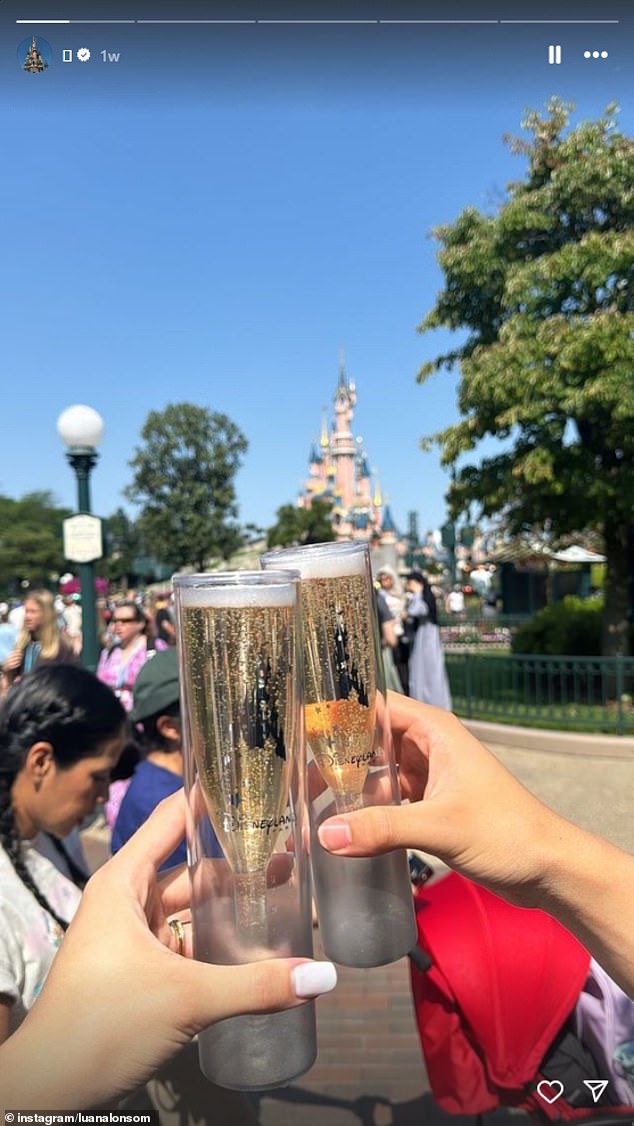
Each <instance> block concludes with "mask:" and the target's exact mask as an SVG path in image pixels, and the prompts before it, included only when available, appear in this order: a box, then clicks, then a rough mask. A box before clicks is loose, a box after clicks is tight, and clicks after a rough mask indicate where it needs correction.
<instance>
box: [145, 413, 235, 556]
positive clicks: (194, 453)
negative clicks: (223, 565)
mask: <svg viewBox="0 0 634 1126" xmlns="http://www.w3.org/2000/svg"><path fill="white" fill-rule="evenodd" d="M141 438H142V439H143V442H144V443H145V444H144V445H143V446H142V447H140V448H138V449H137V450H136V452H135V456H134V457H133V459H132V461H131V462H130V465H131V467H132V469H133V471H134V477H133V481H132V484H131V485H130V486H129V487H128V488H127V489H126V490H125V496H126V497H127V498H128V500H130V501H132V502H133V503H134V504H138V505H139V506H140V509H141V511H140V513H139V517H138V520H137V528H138V531H139V534H140V536H141V537H142V540H143V542H144V545H145V547H146V548H147V550H148V551H149V552H151V554H152V555H154V556H155V557H156V559H157V560H159V561H160V562H163V563H166V564H168V565H169V566H171V567H175V568H178V567H183V566H186V565H187V564H193V565H194V566H196V567H199V568H201V569H203V568H204V567H205V565H206V563H207V561H208V560H209V558H210V557H219V558H221V559H227V558H228V557H229V556H230V555H231V554H232V553H233V552H234V551H235V550H236V549H237V547H238V546H239V545H240V543H241V540H242V537H241V534H240V530H239V527H238V525H237V524H236V523H235V519H234V518H235V516H236V515H237V504H236V494H235V487H234V478H235V475H236V472H237V470H238V468H239V466H240V463H241V458H242V454H244V453H245V452H246V450H247V440H246V438H245V437H244V435H243V434H242V433H241V432H240V430H239V429H238V427H237V426H236V425H235V423H233V422H232V421H231V419H229V418H227V416H226V415H224V414H216V413H214V412H212V411H209V410H207V409H206V408H205V407H198V406H194V405H193V404H191V403H174V404H171V405H169V406H167V407H166V408H165V410H163V411H150V413H149V415H148V417H147V419H146V422H145V425H144V427H143V429H142V431H141Z"/></svg>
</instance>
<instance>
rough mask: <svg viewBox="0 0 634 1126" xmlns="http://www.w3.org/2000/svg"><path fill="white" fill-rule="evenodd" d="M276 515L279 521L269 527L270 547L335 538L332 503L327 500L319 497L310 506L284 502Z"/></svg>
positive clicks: (268, 539)
mask: <svg viewBox="0 0 634 1126" xmlns="http://www.w3.org/2000/svg"><path fill="white" fill-rule="evenodd" d="M276 516H277V523H276V524H274V525H273V527H272V528H269V531H268V533H267V538H266V542H267V545H268V547H269V548H272V547H292V546H296V545H300V546H304V544H308V543H330V541H331V540H334V538H335V533H334V531H333V526H332V505H331V503H330V502H329V501H327V500H323V499H321V500H320V499H319V498H317V499H316V500H314V501H313V503H312V504H311V506H310V508H297V507H296V505H294V504H283V505H282V506H281V508H278V510H277V513H276Z"/></svg>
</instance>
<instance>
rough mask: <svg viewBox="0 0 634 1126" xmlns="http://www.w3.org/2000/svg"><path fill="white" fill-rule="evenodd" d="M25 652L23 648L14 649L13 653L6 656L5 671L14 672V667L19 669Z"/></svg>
mask: <svg viewBox="0 0 634 1126" xmlns="http://www.w3.org/2000/svg"><path fill="white" fill-rule="evenodd" d="M23 657H24V653H23V652H22V650H21V649H14V650H13V652H12V653H9V656H8V657H7V658H6V660H5V662H4V665H3V666H2V667H3V669H4V671H5V672H13V670H14V669H19V668H20V665H21V664H22V658H23Z"/></svg>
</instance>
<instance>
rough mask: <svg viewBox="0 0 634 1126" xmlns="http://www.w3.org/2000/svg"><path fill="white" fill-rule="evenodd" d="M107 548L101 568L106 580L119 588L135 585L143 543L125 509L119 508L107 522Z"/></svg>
mask: <svg viewBox="0 0 634 1126" xmlns="http://www.w3.org/2000/svg"><path fill="white" fill-rule="evenodd" d="M105 547H106V557H105V559H104V561H103V563H100V565H99V567H100V570H101V571H103V574H104V575H105V576H106V578H108V579H110V581H111V582H114V583H117V585H119V586H124V587H127V586H129V585H131V584H132V585H134V583H135V582H136V579H137V575H136V572H135V560H136V559H137V557H138V556H139V554H140V552H141V543H140V537H139V533H138V530H137V527H136V524H135V522H134V520H132V519H131V518H130V517H129V516H128V514H127V512H125V510H124V509H123V508H117V510H116V512H113V513H112V515H111V516H109V517H108V519H107V520H106V522H105Z"/></svg>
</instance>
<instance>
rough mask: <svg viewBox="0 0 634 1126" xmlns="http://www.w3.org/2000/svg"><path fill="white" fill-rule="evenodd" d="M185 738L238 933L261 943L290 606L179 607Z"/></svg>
mask: <svg viewBox="0 0 634 1126" xmlns="http://www.w3.org/2000/svg"><path fill="white" fill-rule="evenodd" d="M182 645H183V655H184V662H185V667H186V669H187V670H188V676H187V689H186V690H187V691H188V693H189V696H190V709H189V713H190V725H191V738H192V745H193V750H194V755H195V759H196V765H197V767H198V774H199V779H200V785H201V788H202V791H203V794H204V797H205V802H206V806H207V811H208V813H209V818H210V820H211V823H212V825H213V827H214V830H215V832H216V836H217V837H218V840H219V841H220V844H221V845H222V848H223V851H224V853H225V856H226V858H227V860H228V862H229V864H230V865H231V868H232V871H233V874H234V889H235V908H236V919H237V923H238V926H239V929H240V932H241V933H242V934H243V936H244V937H245V938H246V939H247V940H248V941H250V942H251V943H253V944H255V945H266V943H267V923H266V870H267V866H268V862H269V860H270V858H271V855H272V853H273V852H274V850H275V845H276V842H277V839H278V836H279V834H280V832H281V831H282V830H288V827H289V823H290V819H291V817H290V814H289V812H288V791H289V762H288V758H287V753H286V748H287V746H290V745H292V740H293V739H294V737H295V732H294V731H293V729H292V728H293V723H294V720H293V716H294V693H295V692H296V691H297V688H296V684H295V681H294V678H293V677H292V676H291V673H292V670H293V669H294V657H295V654H294V645H295V635H294V631H293V610H292V607H291V606H290V605H289V606H268V605H265V606H259V605H258V606H250V607H239V608H236V607H234V606H210V605H206V606H185V607H183V611H182Z"/></svg>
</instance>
